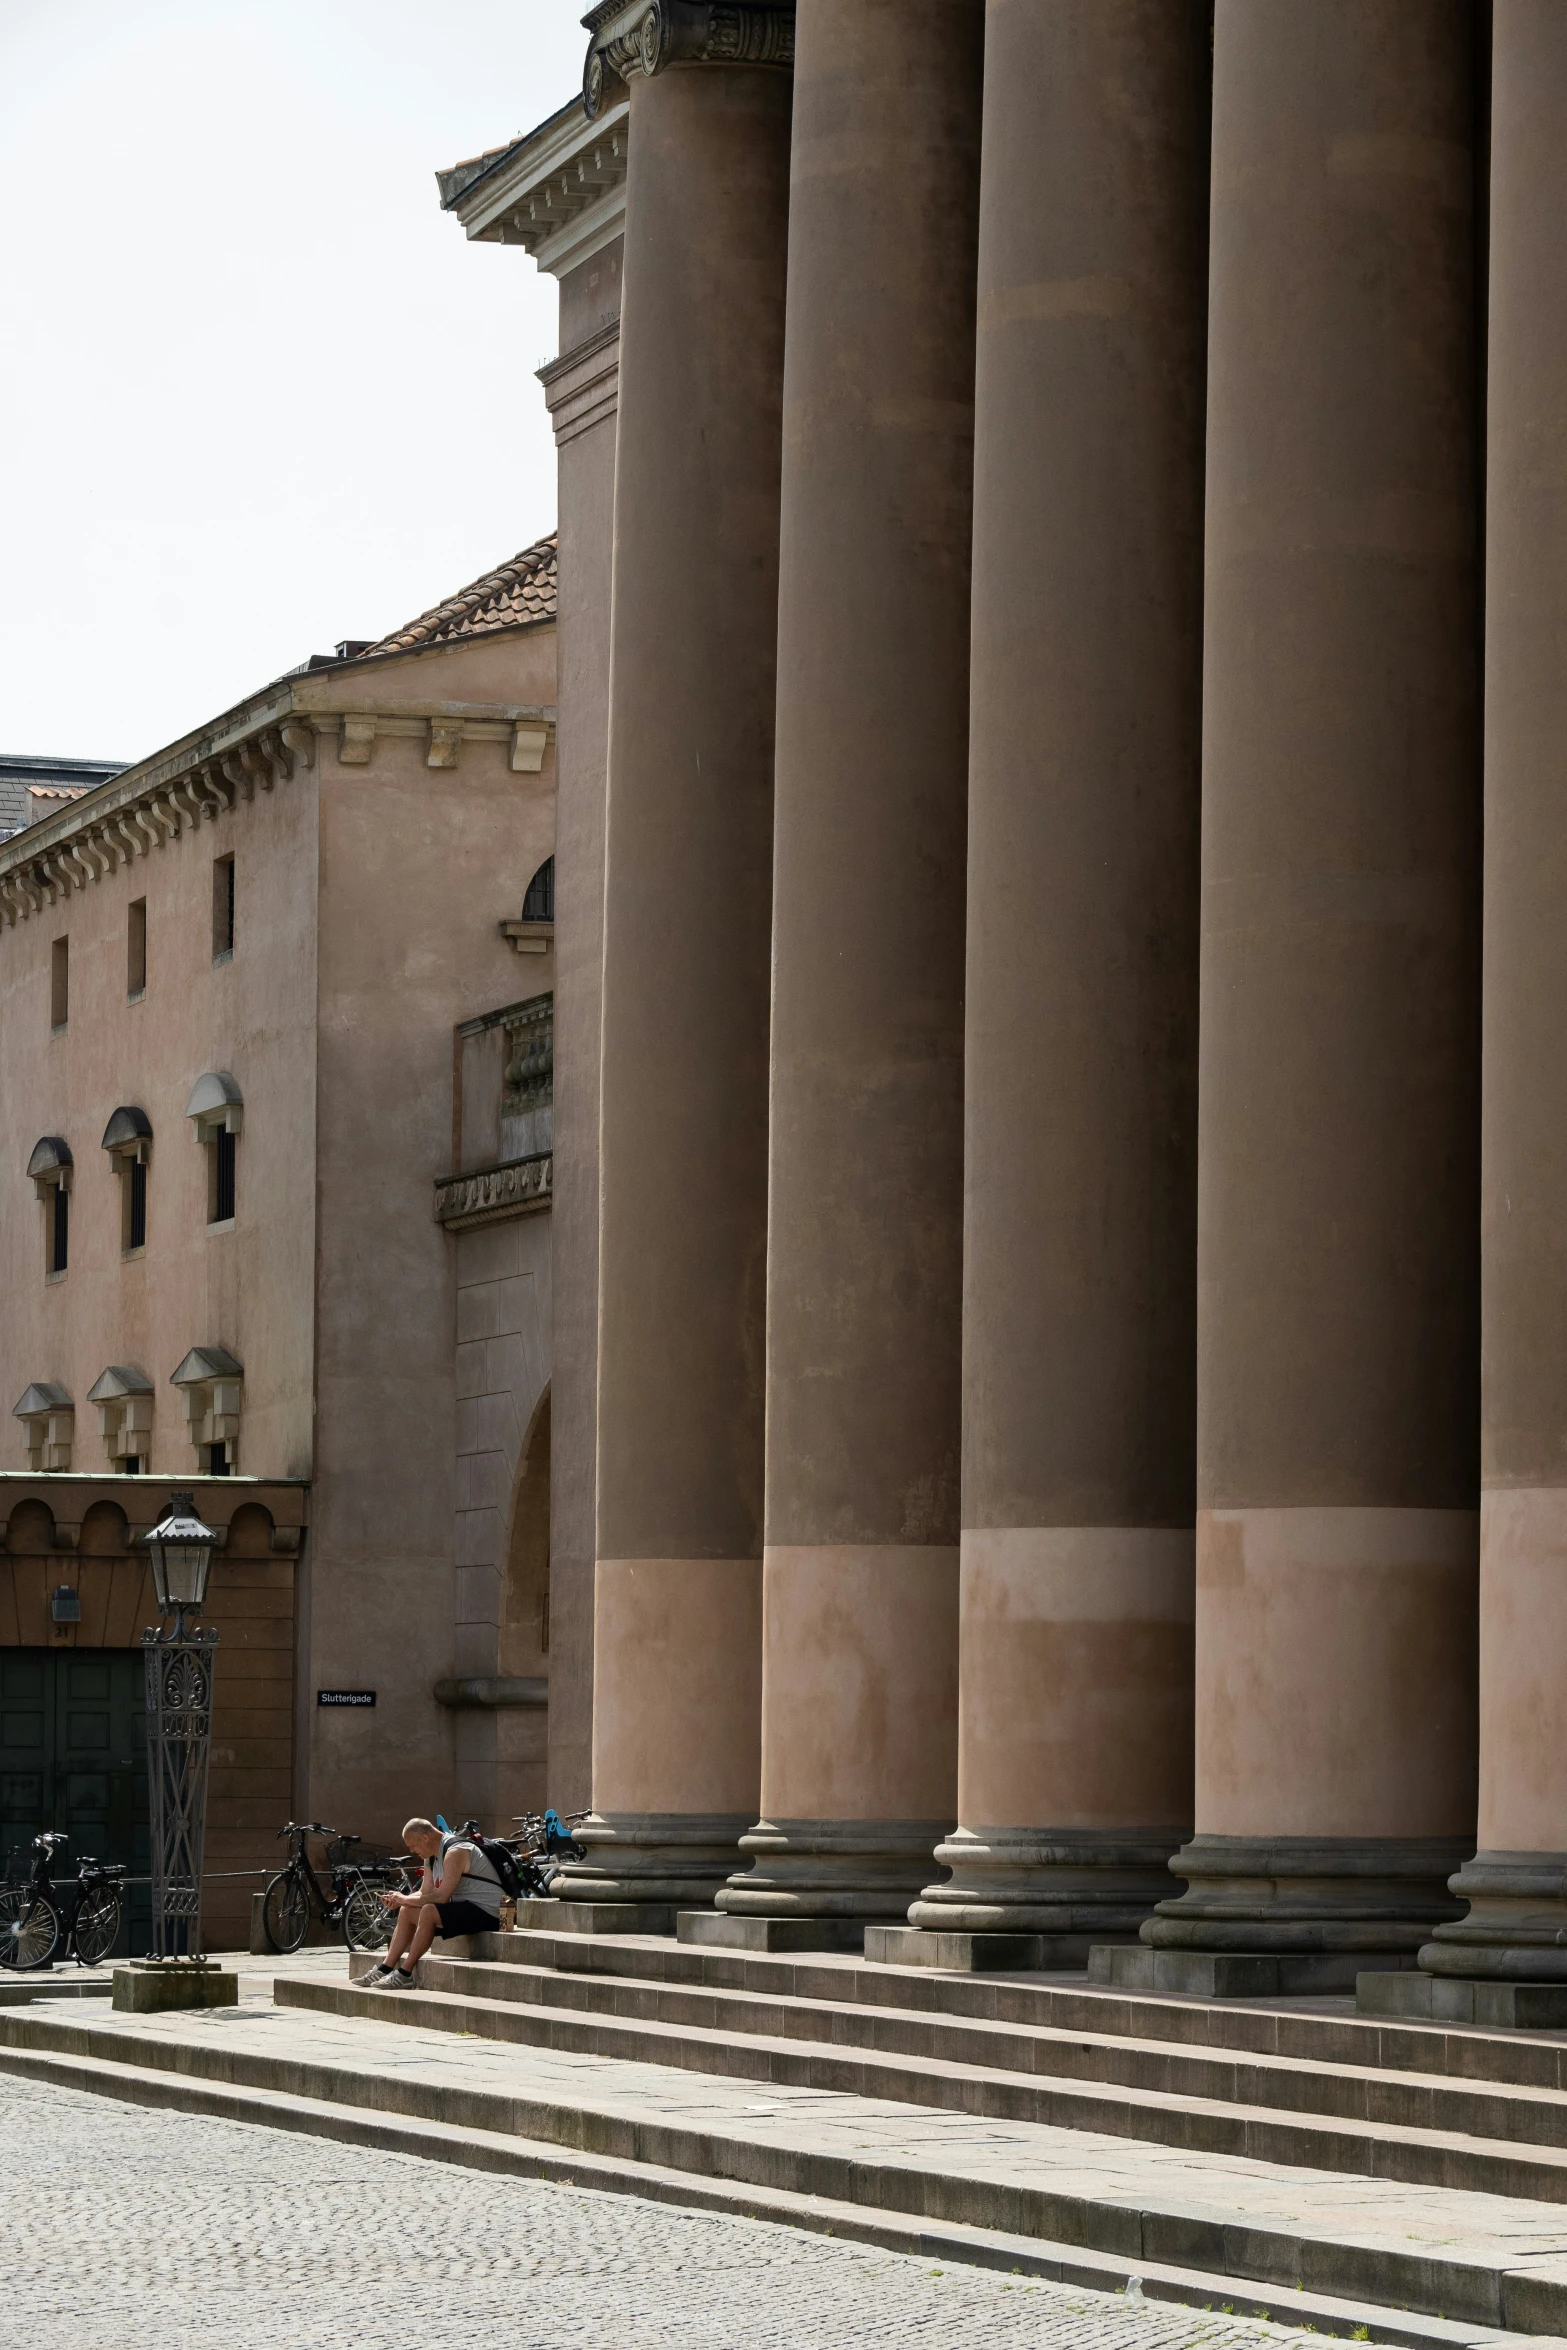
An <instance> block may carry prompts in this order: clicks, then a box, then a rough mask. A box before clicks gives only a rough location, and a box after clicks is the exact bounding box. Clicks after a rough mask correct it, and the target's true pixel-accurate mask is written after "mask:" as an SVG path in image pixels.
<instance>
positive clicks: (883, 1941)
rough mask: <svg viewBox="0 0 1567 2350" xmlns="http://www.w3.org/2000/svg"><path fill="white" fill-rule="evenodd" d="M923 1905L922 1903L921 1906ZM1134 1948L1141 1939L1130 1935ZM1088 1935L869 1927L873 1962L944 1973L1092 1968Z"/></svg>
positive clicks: (867, 1943) (867, 1941)
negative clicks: (932, 1930) (935, 1930)
mask: <svg viewBox="0 0 1567 2350" xmlns="http://www.w3.org/2000/svg"><path fill="white" fill-rule="evenodd" d="M916 1906H917V1905H916ZM1126 1946H1127V1947H1128V1948H1129V1949H1133V1950H1135V1949H1136V1948H1137V1944H1136V1942H1135V1941H1133V1940H1132V1939H1131V1938H1130V1937H1128V1941H1127V1945H1126ZM1093 1947H1094V1945H1093V1941H1092V1938H1091V1937H1090V1936H1089V1935H1087V1934H969V1933H963V1932H958V1933H948V1932H946V1931H940V1932H928V1931H925V1930H923V1929H921V1928H920V1927H917V1926H867V1927H866V1929H865V1961H866V1964H867V1965H868V1966H921V1967H936V1968H938V1969H940V1971H941V1972H942V1973H943V1974H949V1975H983V1974H1011V1975H1017V1974H1044V1973H1054V1974H1066V1973H1074V1972H1077V1971H1079V1970H1081V1969H1082V1968H1084V1967H1086V1966H1087V1964H1088V1959H1089V1952H1090V1950H1091V1949H1092V1948H1093Z"/></svg>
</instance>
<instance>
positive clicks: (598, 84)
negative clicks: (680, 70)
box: [582, 0, 794, 122]
mask: <svg viewBox="0 0 1567 2350" xmlns="http://www.w3.org/2000/svg"><path fill="white" fill-rule="evenodd" d="M582 21H583V24H584V25H585V26H586V28H587V31H588V33H589V35H590V39H589V42H588V56H587V63H586V65H585V67H584V68H583V75H582V103H583V106H584V108H585V110H586V113H587V117H588V120H589V121H590V122H593V121H595V120H596V119H597V117H598V116H599V115H600V114H601V113H602V112H603V110H604V108H605V107H606V106H610V105H613V104H614V103H615V100H616V98H617V97H618V96H619V94H620V90H621V88H622V86H623V85H624V84H625V83H626V82H628V81H629V80H630V79H631V76H632V75H633V74H637V73H643V74H648V75H652V74H655V73H662V72H663V70H664V68H665V66H666V65H775V66H779V67H781V68H783V69H784V70H785V71H788V70H789V69H791V68H792V67H793V65H794V0H599V5H598V6H597V7H596V8H590V9H589V10H588V13H587V15H586V16H585V17H584V18H583V20H582Z"/></svg>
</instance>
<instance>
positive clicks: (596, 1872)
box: [555, 1811, 749, 1933]
mask: <svg viewBox="0 0 1567 2350" xmlns="http://www.w3.org/2000/svg"><path fill="white" fill-rule="evenodd" d="M748 1825H749V1822H748V1820H747V1819H746V1816H745V1814H744V1813H743V1812H734V1813H702V1812H620V1811H617V1812H597V1811H596V1812H591V1813H590V1814H589V1815H588V1817H587V1818H586V1819H585V1820H584V1821H583V1822H582V1825H581V1826H580V1827H578V1828H573V1830H572V1834H573V1835H574V1836H575V1837H576V1839H577V1841H578V1843H579V1844H585V1845H586V1846H587V1847H588V1857H587V1859H586V1860H575V1861H568V1862H567V1863H566V1865H565V1867H564V1868H563V1869H562V1870H561V1872H560V1874H559V1876H558V1877H557V1878H556V1879H555V1883H556V1885H557V1887H558V1888H559V1896H560V1899H561V1900H562V1901H566V1902H573V1903H580V1902H586V1903H589V1904H591V1905H592V1906H594V1907H598V1906H599V1905H601V1904H603V1903H606V1902H607V1903H610V1904H611V1905H618V1904H621V1903H624V1902H635V1903H638V1904H643V1903H651V1904H652V1905H653V1906H654V1907H655V1908H660V1909H667V1910H668V1911H669V1913H670V1915H669V1925H668V1926H667V1927H663V1928H646V1927H644V1928H643V1929H641V1930H642V1931H644V1932H648V1931H662V1932H666V1933H667V1932H670V1931H672V1930H673V1926H674V1913H675V1911H676V1910H677V1909H705V1908H706V1907H707V1906H708V1904H709V1903H710V1902H711V1901H712V1898H713V1896H714V1894H715V1893H716V1892H717V1891H718V1889H719V1887H720V1886H721V1885H722V1884H723V1882H724V1879H725V1878H726V1877H727V1876H728V1874H729V1872H730V1870H731V1869H732V1868H733V1867H734V1865H735V1848H736V1846H737V1845H738V1844H739V1842H740V1840H741V1837H742V1836H743V1834H744V1832H745V1830H746V1828H747V1826H748ZM619 1930H620V1931H621V1932H628V1931H630V1930H631V1929H629V1928H625V1927H622V1928H620V1929H619Z"/></svg>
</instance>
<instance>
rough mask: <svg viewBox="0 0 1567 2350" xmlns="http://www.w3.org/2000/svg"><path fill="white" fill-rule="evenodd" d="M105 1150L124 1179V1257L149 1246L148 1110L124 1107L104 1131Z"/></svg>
mask: <svg viewBox="0 0 1567 2350" xmlns="http://www.w3.org/2000/svg"><path fill="white" fill-rule="evenodd" d="M103 1147H104V1149H105V1150H106V1151H107V1152H108V1154H109V1161H110V1164H111V1165H112V1167H113V1169H114V1172H115V1173H116V1175H118V1177H119V1179H120V1254H121V1256H122V1257H128V1256H131V1255H133V1254H134V1253H135V1252H136V1250H138V1249H142V1248H145V1247H146V1245H147V1161H148V1158H149V1156H150V1155H151V1151H152V1121H151V1119H150V1118H149V1117H148V1116H147V1113H146V1111H145V1110H138V1109H135V1108H133V1107H131V1106H130V1105H129V1104H122V1106H121V1107H120V1108H119V1109H117V1110H116V1111H115V1113H114V1116H113V1117H112V1118H111V1119H110V1120H109V1123H108V1125H107V1126H106V1127H105V1128H104V1130H103Z"/></svg>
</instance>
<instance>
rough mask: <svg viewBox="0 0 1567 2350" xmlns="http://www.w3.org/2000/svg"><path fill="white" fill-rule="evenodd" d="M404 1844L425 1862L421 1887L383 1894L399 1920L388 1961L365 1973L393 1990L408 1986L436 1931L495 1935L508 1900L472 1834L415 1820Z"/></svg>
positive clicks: (370, 1980) (371, 1981) (368, 1978)
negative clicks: (454, 1833)
mask: <svg viewBox="0 0 1567 2350" xmlns="http://www.w3.org/2000/svg"><path fill="white" fill-rule="evenodd" d="M403 1847H404V1850H405V1851H408V1852H411V1853H412V1854H413V1856H414V1858H415V1859H416V1860H422V1861H423V1863H424V1867H423V1870H422V1871H421V1873H420V1877H419V1885H418V1889H417V1891H415V1892H413V1893H383V1894H382V1896H381V1899H382V1900H383V1901H384V1902H385V1903H386V1906H387V1908H388V1909H394V1910H396V1912H397V1923H396V1924H395V1925H394V1926H393V1928H392V1940H391V1945H390V1947H389V1949H388V1950H387V1953H386V1957H385V1959H384V1960H383V1961H382V1963H381V1964H380V1966H378V1967H376V1968H374V1969H373V1970H372V1972H371V1973H370V1974H368V1975H366V1977H365V1981H366V1982H367V1983H369V1984H373V1985H375V1986H376V1987H377V1988H384V1989H386V1990H388V1991H406V1990H407V1989H408V1987H409V1985H410V1984H411V1983H412V1982H413V1979H414V1968H415V1967H416V1966H417V1965H418V1964H419V1961H420V1959H421V1958H423V1956H424V1954H425V1952H426V1951H427V1950H428V1949H429V1947H430V1944H431V1943H432V1942H433V1941H434V1940H435V1938H436V1936H437V1934H439V1935H441V1936H442V1937H443V1938H444V1937H446V1936H449V1935H452V1934H493V1933H495V1932H496V1930H497V1929H498V1927H499V1925H500V1922H501V1903H502V1901H503V1900H504V1899H505V1893H504V1890H503V1888H502V1885H501V1881H500V1879H499V1877H498V1876H497V1875H496V1874H495V1871H494V1869H493V1868H492V1867H491V1865H490V1863H489V1862H488V1861H487V1860H486V1859H485V1857H484V1854H483V1853H482V1852H481V1851H480V1849H479V1847H478V1845H477V1844H475V1843H474V1842H473V1841H472V1840H471V1839H470V1838H464V1837H462V1836H443V1835H442V1834H441V1831H440V1829H439V1828H438V1827H436V1825H435V1823H434V1821H433V1820H410V1821H409V1822H408V1824H407V1826H406V1827H405V1828H404V1830H403Z"/></svg>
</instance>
